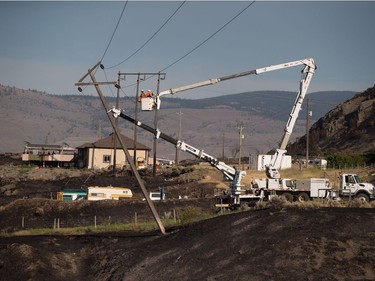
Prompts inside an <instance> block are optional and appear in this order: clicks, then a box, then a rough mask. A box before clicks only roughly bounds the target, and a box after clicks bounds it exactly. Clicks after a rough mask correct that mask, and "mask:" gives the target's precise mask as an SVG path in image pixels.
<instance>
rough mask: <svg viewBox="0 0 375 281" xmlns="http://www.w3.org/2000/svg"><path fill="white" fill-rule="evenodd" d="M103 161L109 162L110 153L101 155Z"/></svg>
mask: <svg viewBox="0 0 375 281" xmlns="http://www.w3.org/2000/svg"><path fill="white" fill-rule="evenodd" d="M103 163H111V155H103Z"/></svg>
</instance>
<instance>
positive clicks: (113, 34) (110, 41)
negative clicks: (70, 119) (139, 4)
mask: <svg viewBox="0 0 375 281" xmlns="http://www.w3.org/2000/svg"><path fill="white" fill-rule="evenodd" d="M128 2H129V0H126V1H125V4H124V7H123V8H122V11H121V14H120V17H119V18H118V20H117V24H116V27H115V29H114V30H113V32H112V36H111V38H110V40H109V42H108V44H107V47H106V48H105V51H104V53H103V55H102V57H101V59H100V62H102V61H103V59H104V57H105V55H106V54H107V51H108V49H109V46H110V45H111V43H112V40H113V38H114V36H115V34H116V31H117V28H118V26H119V24H120V22H121V19H122V16H123V14H124V11H125V9H126V6H127V5H128ZM101 67H102V65H101ZM97 70H98V68H96V69H95V70H94V75H95V74H96V71H97ZM105 76H106V74H105ZM106 79H107V76H106ZM107 81H108V79H107ZM90 82H92V79H91V78H90ZM86 87H87V86H85V87H84V88H83V89H82V91H83V90H84V89H85V88H86ZM111 92H112V90H111ZM112 94H113V92H112Z"/></svg>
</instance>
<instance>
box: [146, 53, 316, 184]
mask: <svg viewBox="0 0 375 281" xmlns="http://www.w3.org/2000/svg"><path fill="white" fill-rule="evenodd" d="M299 65H304V68H303V70H302V78H301V81H300V88H299V92H298V95H297V97H296V100H295V102H294V105H293V108H292V111H291V113H290V115H289V119H288V122H287V124H286V126H285V129H284V135H283V137H282V140H281V145H280V147H279V148H278V149H277V150H276V152H275V154H274V155H273V157H272V158H271V161H270V163H269V164H268V165H266V175H267V177H268V178H271V179H278V178H280V173H279V169H280V166H281V162H282V158H283V156H284V155H285V153H286V150H285V148H286V146H287V144H288V142H289V139H290V135H291V134H292V132H293V128H294V125H295V123H296V120H297V117H298V114H299V112H300V110H301V106H302V103H303V100H304V98H305V96H306V93H307V89H308V88H309V85H310V82H311V79H312V76H313V75H314V73H315V69H316V65H315V62H314V60H313V59H312V58H308V59H302V60H297V61H292V62H287V63H282V64H277V65H271V66H267V67H262V68H257V69H253V70H249V71H245V72H240V73H236V74H232V75H227V76H223V77H219V78H214V79H208V80H205V81H202V82H198V83H194V84H190V85H186V86H181V87H177V88H173V89H169V90H165V91H162V92H160V93H158V94H156V95H153V96H151V97H144V98H142V99H141V109H142V110H146V111H147V110H153V109H155V108H156V109H159V108H160V104H161V99H160V98H161V97H162V96H164V95H168V94H172V95H173V94H176V93H178V92H182V91H187V90H191V89H194V88H199V87H204V86H208V85H213V84H216V83H219V82H223V81H227V80H231V79H235V78H240V77H244V76H248V75H253V74H256V75H258V74H261V73H265V72H269V71H274V70H280V69H285V68H289V67H294V66H299Z"/></svg>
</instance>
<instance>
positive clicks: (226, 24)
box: [129, 0, 256, 87]
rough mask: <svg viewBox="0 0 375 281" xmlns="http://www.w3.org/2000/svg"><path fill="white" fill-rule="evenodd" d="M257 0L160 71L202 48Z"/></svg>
mask: <svg viewBox="0 0 375 281" xmlns="http://www.w3.org/2000/svg"><path fill="white" fill-rule="evenodd" d="M255 1H256V0H254V1H252V2H251V3H250V4H248V5H247V6H246V7H245V8H244V9H242V10H241V11H240V12H239V13H237V14H236V15H235V16H234V17H233V18H232V19H230V20H229V21H228V22H227V23H225V24H224V25H223V26H222V27H220V28H219V29H218V30H217V31H215V32H214V33H213V34H211V35H210V36H209V37H208V38H206V39H205V40H203V41H202V42H201V43H199V44H198V45H197V46H196V47H194V48H193V49H192V50H191V51H189V52H188V53H186V54H185V55H183V56H182V57H181V58H179V59H178V60H176V61H174V62H172V63H171V64H169V65H168V66H167V67H165V68H163V69H162V70H160V72H164V71H165V70H167V69H168V68H170V67H172V66H173V65H175V64H176V63H178V62H180V61H181V60H183V59H184V58H186V57H187V56H188V55H190V54H191V53H192V52H194V51H195V50H197V49H198V48H200V47H201V46H202V45H203V44H205V43H206V42H207V41H208V40H210V39H211V38H212V37H214V36H215V35H216V34H218V33H219V32H220V31H222V30H223V29H224V28H225V27H226V26H228V25H229V24H230V23H231V22H232V21H234V20H235V19H236V18H238V17H239V16H240V15H241V14H242V13H243V12H245V11H246V10H247V9H248V8H249V7H250V6H251V5H253V4H254V3H255ZM150 78H152V76H151V77H148V78H146V79H145V80H143V82H144V81H146V80H148V79H150ZM130 86H132V85H129V87H130Z"/></svg>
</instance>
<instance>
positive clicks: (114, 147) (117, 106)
mask: <svg viewBox="0 0 375 281" xmlns="http://www.w3.org/2000/svg"><path fill="white" fill-rule="evenodd" d="M117 85H118V87H116V89H117V97H116V108H119V99H120V88H121V86H120V72H119V73H118V77H117ZM115 124H116V127H118V119H117V118H116V119H115ZM116 146H117V144H116V134H115V131H114V130H113V174H114V175H115V174H116V164H117V157H116V152H117V151H116V149H117V148H116Z"/></svg>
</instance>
